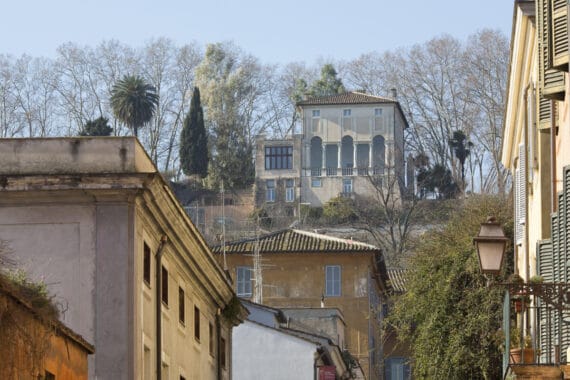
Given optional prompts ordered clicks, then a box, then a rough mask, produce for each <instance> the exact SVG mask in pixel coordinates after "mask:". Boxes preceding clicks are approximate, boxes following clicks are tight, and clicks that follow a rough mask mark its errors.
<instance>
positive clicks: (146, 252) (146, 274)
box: [143, 243, 150, 286]
mask: <svg viewBox="0 0 570 380" xmlns="http://www.w3.org/2000/svg"><path fill="white" fill-rule="evenodd" d="M143 280H144V281H145V282H146V284H147V285H148V286H150V247H149V246H148V245H147V244H146V243H144V248H143Z"/></svg>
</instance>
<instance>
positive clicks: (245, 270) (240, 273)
mask: <svg viewBox="0 0 570 380" xmlns="http://www.w3.org/2000/svg"><path fill="white" fill-rule="evenodd" d="M236 277H237V281H236V285H237V290H236V293H237V296H238V297H251V295H252V291H251V267H237V268H236Z"/></svg>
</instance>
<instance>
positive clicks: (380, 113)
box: [374, 108, 383, 117]
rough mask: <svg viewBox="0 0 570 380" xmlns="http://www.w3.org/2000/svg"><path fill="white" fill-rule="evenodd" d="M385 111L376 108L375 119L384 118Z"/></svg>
mask: <svg viewBox="0 0 570 380" xmlns="http://www.w3.org/2000/svg"><path fill="white" fill-rule="evenodd" d="M382 114H383V110H382V108H374V117H381V116H383V115H382Z"/></svg>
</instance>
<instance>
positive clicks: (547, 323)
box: [536, 240, 556, 363]
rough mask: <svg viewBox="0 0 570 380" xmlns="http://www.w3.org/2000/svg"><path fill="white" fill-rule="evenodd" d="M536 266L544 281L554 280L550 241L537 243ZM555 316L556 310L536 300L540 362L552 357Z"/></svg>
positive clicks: (547, 360)
mask: <svg viewBox="0 0 570 380" xmlns="http://www.w3.org/2000/svg"><path fill="white" fill-rule="evenodd" d="M536 259H537V263H536V264H537V268H538V274H539V275H540V276H542V278H543V279H544V282H554V276H553V269H554V268H553V259H552V241H551V240H542V241H539V242H538V244H537V255H536ZM555 316H556V312H554V311H552V310H550V309H548V308H547V305H546V304H544V303H543V302H541V301H540V300H539V301H538V320H539V323H540V326H539V328H538V333H539V336H538V343H539V346H540V352H541V357H540V359H541V360H540V361H541V363H549V362H551V360H552V359H553V355H554V350H553V342H554V341H553V335H554V334H553V333H554V331H553V329H552V322H553V318H554V317H555Z"/></svg>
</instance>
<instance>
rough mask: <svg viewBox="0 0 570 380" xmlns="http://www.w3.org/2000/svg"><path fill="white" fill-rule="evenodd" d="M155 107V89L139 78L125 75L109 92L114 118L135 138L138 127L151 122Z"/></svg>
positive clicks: (156, 98)
mask: <svg viewBox="0 0 570 380" xmlns="http://www.w3.org/2000/svg"><path fill="white" fill-rule="evenodd" d="M157 105H158V94H157V93H156V89H155V88H154V86H152V85H150V84H148V83H146V82H145V81H144V79H143V78H141V77H139V76H135V75H125V76H124V77H123V78H122V79H121V80H119V81H118V82H117V83H115V85H114V86H113V89H112V90H111V107H112V109H113V113H114V114H115V117H116V118H117V120H119V121H120V122H122V123H124V124H125V125H127V126H128V127H129V128H131V129H132V130H133V133H134V135H135V136H138V128H139V127H142V126H143V125H145V124H147V123H148V122H150V121H151V119H152V117H153V115H154V112H155V110H156V106H157Z"/></svg>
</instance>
